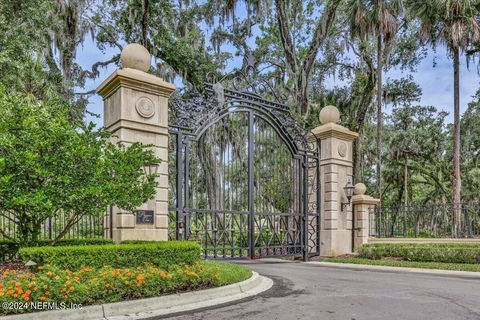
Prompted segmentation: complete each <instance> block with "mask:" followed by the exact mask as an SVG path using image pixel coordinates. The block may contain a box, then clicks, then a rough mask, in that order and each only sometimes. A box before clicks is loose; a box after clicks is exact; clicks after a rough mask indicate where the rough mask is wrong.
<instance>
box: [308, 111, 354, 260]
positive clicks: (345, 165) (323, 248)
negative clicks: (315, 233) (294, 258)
mask: <svg viewBox="0 0 480 320" xmlns="http://www.w3.org/2000/svg"><path fill="white" fill-rule="evenodd" d="M339 121H340V112H339V111H338V109H337V108H336V107H334V106H326V107H324V108H323V109H322V110H321V111H320V124H321V125H320V126H318V127H316V128H314V129H312V131H311V134H310V135H309V137H308V140H309V142H310V143H316V144H318V145H319V146H320V148H319V150H320V159H319V160H320V186H319V187H320V255H321V256H338V255H342V254H346V253H351V252H352V226H353V224H352V205H351V204H350V205H342V203H346V202H348V200H347V197H346V194H345V192H344V190H343V188H344V186H345V185H346V184H347V182H348V181H350V182H352V183H353V141H354V140H355V139H356V138H357V137H358V134H357V133H356V132H353V131H350V130H348V129H347V128H345V127H343V126H341V125H339V124H338V122H339ZM309 192H312V191H311V190H310V191H309ZM314 201H316V198H314Z"/></svg>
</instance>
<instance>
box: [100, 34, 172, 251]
mask: <svg viewBox="0 0 480 320" xmlns="http://www.w3.org/2000/svg"><path fill="white" fill-rule="evenodd" d="M120 61H121V63H122V66H123V68H122V69H118V70H116V71H115V72H113V73H112V74H111V75H110V76H109V77H108V78H107V79H106V80H105V81H103V83H102V84H101V85H100V86H99V87H98V88H97V92H98V93H99V94H100V95H101V96H102V97H103V101H104V126H105V128H106V129H107V130H108V131H110V132H112V133H113V139H115V140H116V141H120V142H122V143H124V144H127V145H128V144H131V143H134V142H141V143H144V144H150V145H153V146H154V149H155V154H156V156H157V157H158V158H160V159H161V161H162V162H161V163H160V164H159V166H158V171H157V183H158V186H157V190H156V195H155V198H154V199H152V200H150V201H148V202H146V203H144V204H143V205H142V206H140V207H139V208H138V211H137V212H136V214H132V213H131V212H124V211H122V210H121V209H120V208H118V207H112V208H109V210H108V211H107V215H106V218H105V227H106V228H105V234H106V236H108V237H110V236H111V237H112V239H113V240H114V241H115V242H121V241H124V240H168V99H169V96H170V94H171V93H172V92H173V91H174V90H175V85H173V84H171V83H168V82H165V81H164V80H163V79H161V78H159V77H156V76H154V75H152V74H149V73H147V72H148V70H149V68H150V62H151V57H150V54H149V52H148V51H147V49H145V48H144V47H143V46H141V45H139V44H135V43H133V44H129V45H127V46H126V47H125V48H124V49H123V51H122V53H121V56H120ZM111 217H113V219H111Z"/></svg>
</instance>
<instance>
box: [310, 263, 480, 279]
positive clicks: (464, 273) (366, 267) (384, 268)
mask: <svg viewBox="0 0 480 320" xmlns="http://www.w3.org/2000/svg"><path fill="white" fill-rule="evenodd" d="M303 263H305V264H311V265H318V266H323V267H333V268H343V269H359V270H372V271H393V272H408V273H422V274H433V275H443V276H456V277H466V278H479V279H480V272H474V271H457V270H440V269H427V268H409V267H391V266H377V265H368V264H356V263H339V262H322V261H309V262H303Z"/></svg>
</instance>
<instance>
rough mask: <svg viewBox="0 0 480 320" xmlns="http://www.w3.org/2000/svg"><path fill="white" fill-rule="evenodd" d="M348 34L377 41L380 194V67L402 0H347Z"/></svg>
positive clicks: (378, 172)
mask: <svg viewBox="0 0 480 320" xmlns="http://www.w3.org/2000/svg"><path fill="white" fill-rule="evenodd" d="M347 5H348V8H349V12H348V19H349V20H350V34H351V36H352V37H353V38H355V37H357V38H359V39H360V41H365V40H368V39H369V38H373V37H375V38H376V42H377V68H376V74H377V75H376V77H377V92H376V93H377V95H376V96H377V97H376V98H377V139H376V154H377V155H376V156H377V159H376V160H377V161H376V194H377V197H378V198H380V199H381V196H382V191H381V190H382V183H381V181H382V176H381V166H382V152H381V151H382V126H383V115H382V69H383V62H384V51H385V48H386V47H387V45H388V44H389V43H390V42H391V41H392V40H393V39H394V37H395V35H396V34H397V31H398V18H397V17H398V16H399V15H400V13H401V11H402V8H403V0H350V1H349V3H347Z"/></svg>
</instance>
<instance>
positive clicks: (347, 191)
mask: <svg viewBox="0 0 480 320" xmlns="http://www.w3.org/2000/svg"><path fill="white" fill-rule="evenodd" d="M354 189H355V186H354V185H353V183H352V181H350V180H348V182H347V184H346V185H345V187H343V190H344V192H345V196H346V197H347V200H348V202H342V205H341V211H342V212H343V210H345V207H346V206H348V205H350V202H351V200H352V196H353V190H354Z"/></svg>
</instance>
